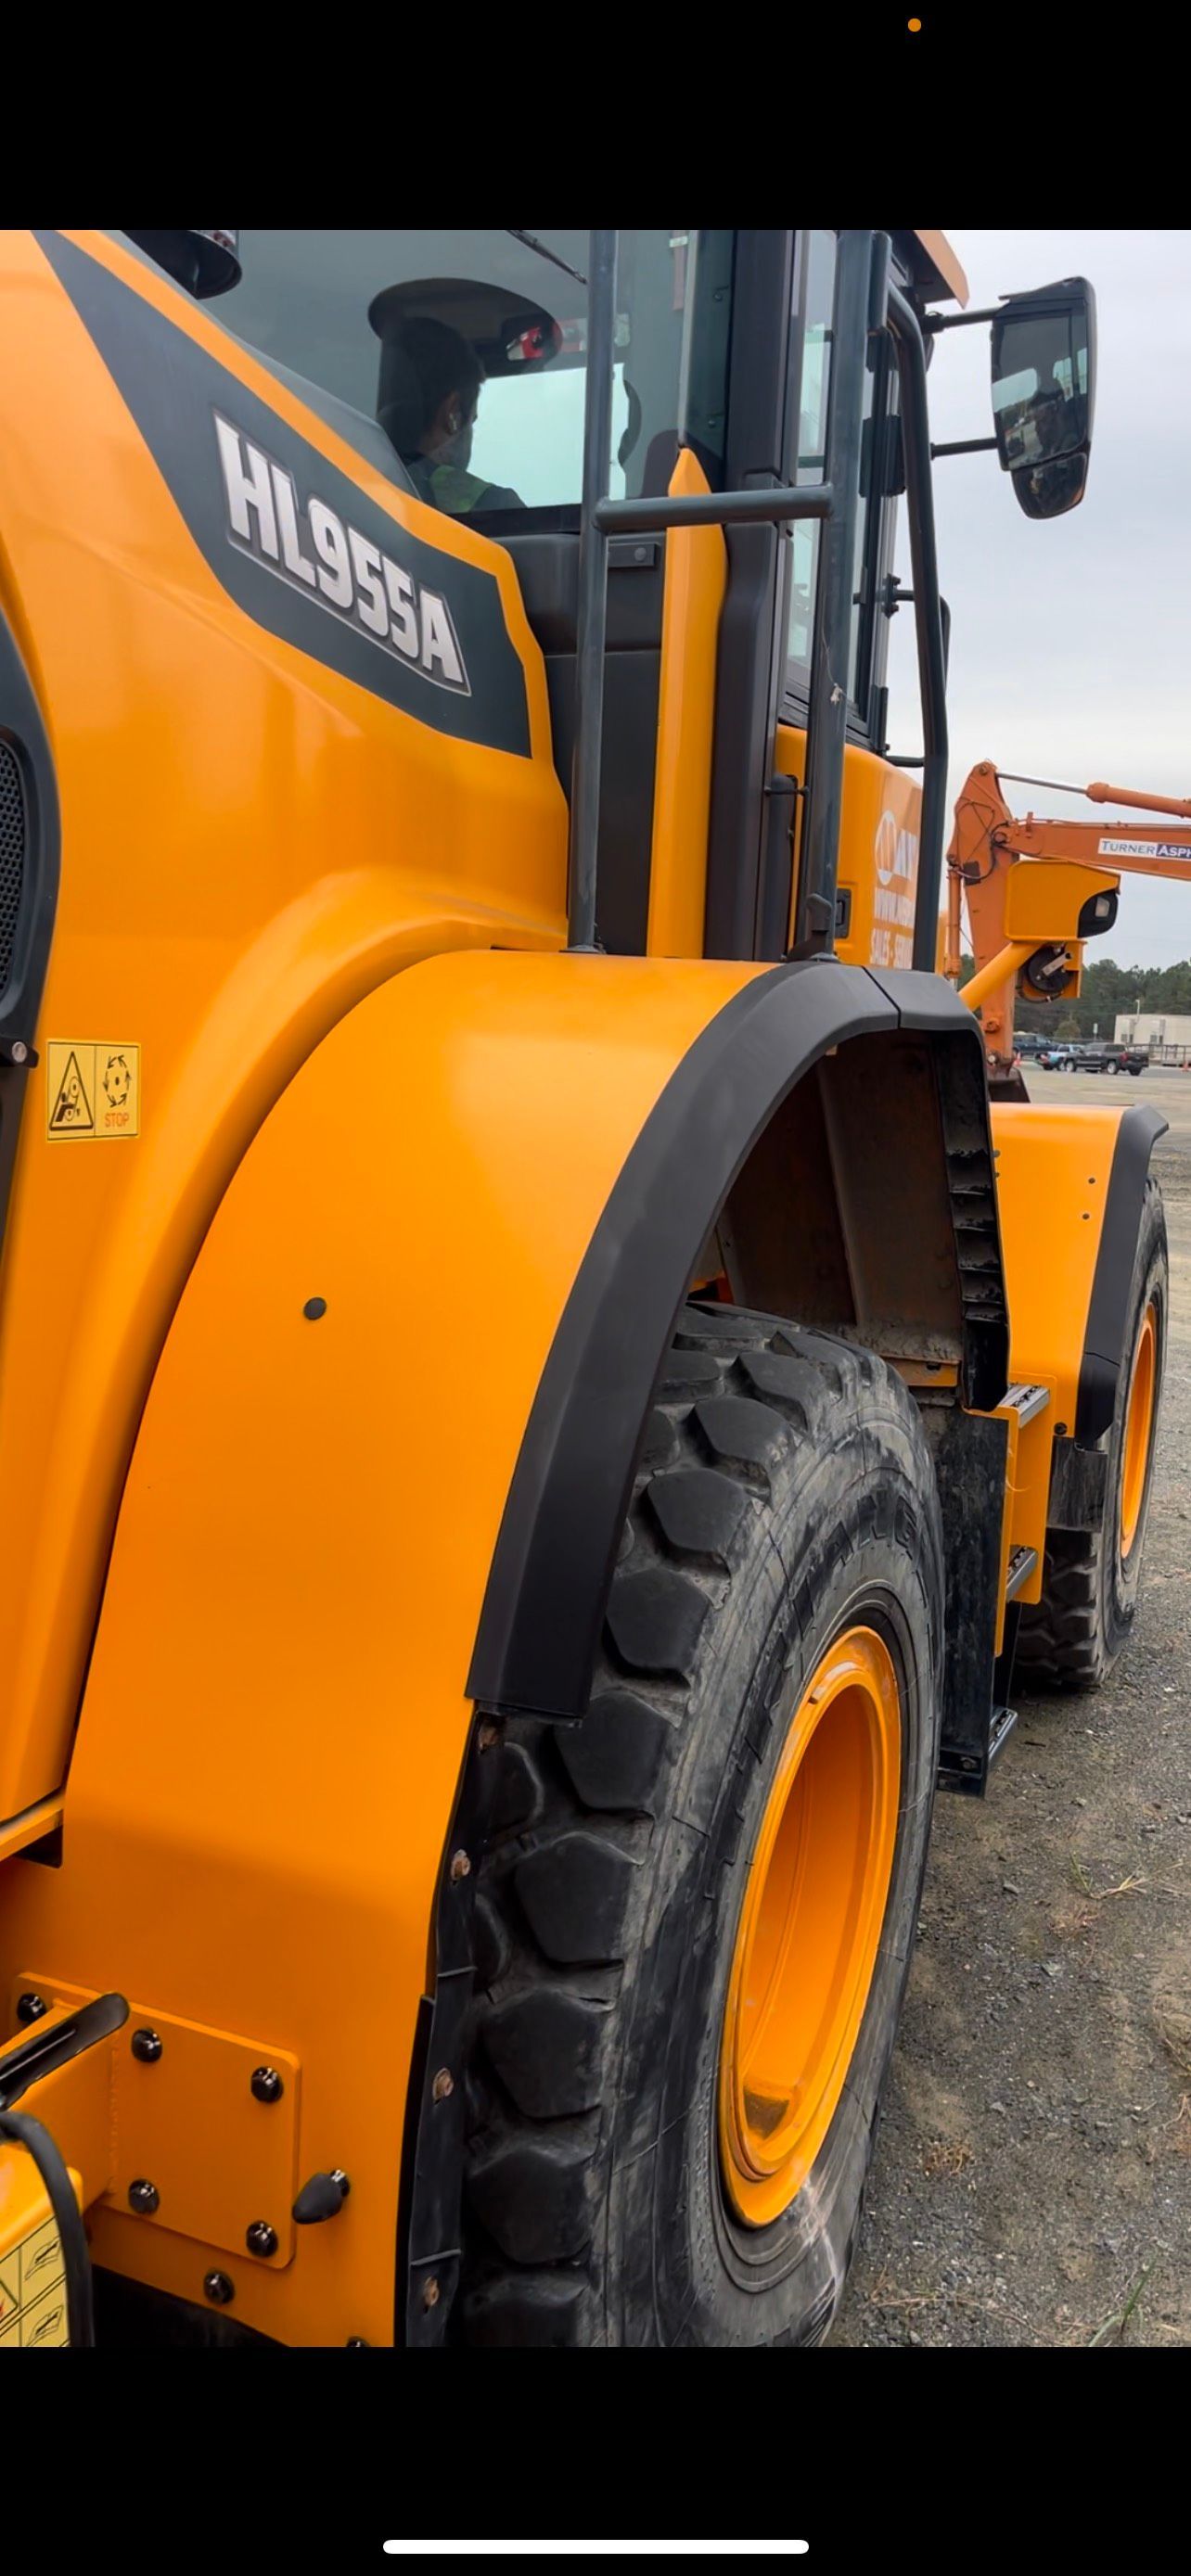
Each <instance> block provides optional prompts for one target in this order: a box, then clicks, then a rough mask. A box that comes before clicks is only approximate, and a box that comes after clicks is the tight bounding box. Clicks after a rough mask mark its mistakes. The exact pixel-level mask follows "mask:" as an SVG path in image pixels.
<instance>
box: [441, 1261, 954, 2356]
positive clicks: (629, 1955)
mask: <svg viewBox="0 0 1191 2576" xmlns="http://www.w3.org/2000/svg"><path fill="white" fill-rule="evenodd" d="M942 1614H943V1571H942V1541H941V1530H940V1515H939V1502H938V1495H937V1491H936V1486H935V1479H934V1472H933V1469H932V1466H931V1461H930V1457H929V1454H928V1451H927V1448H926V1444H925V1441H924V1439H923V1435H922V1430H921V1426H920V1423H919V1420H918V1416H917V1412H916V1409H915V1406H914V1402H913V1399H912V1398H911V1397H910V1395H909V1394H908V1393H907V1391H906V1389H905V1387H904V1385H903V1384H902V1382H901V1380H900V1379H899V1378H897V1377H896V1376H895V1375H894V1374H893V1373H892V1372H891V1371H890V1370H889V1369H887V1368H886V1367H885V1365H884V1363H883V1362H881V1361H880V1360H877V1359H874V1358H873V1357H871V1356H870V1355H869V1354H868V1353H867V1352H864V1351H860V1350H857V1349H855V1348H853V1347H851V1346H850V1345H848V1344H845V1343H843V1342H839V1341H836V1340H833V1339H829V1338H828V1337H826V1336H824V1335H820V1334H812V1333H803V1332H799V1331H797V1330H795V1329H793V1328H791V1327H788V1326H786V1325H783V1324H778V1323H775V1322H774V1321H772V1320H771V1319H769V1318H767V1317H763V1316H756V1315H751V1314H745V1313H742V1312H740V1311H738V1310H736V1309H732V1308H723V1307H721V1308H715V1307H710V1308H695V1307H688V1308H687V1309H686V1310H685V1314H684V1319H683V1323H682V1328H681V1330H680V1331H679V1333H678V1335H677V1338H676V1341H675V1344H674V1347H673V1350H672V1353H671V1356H670V1360H669V1362H668V1365H667V1369H666V1373H665V1376H664V1380H663V1382H662V1385H661V1387H660V1390H659V1397H658V1404H657V1409H656V1411H655V1413H654V1415H653V1418H652V1424H651V1428H650V1432H649V1437H648V1440H647V1444H646V1452H645V1456H644V1459H643V1463H642V1467H641V1471H640V1474H639V1477H638V1481H637V1485H636V1489H635V1493H634V1497H633V1503H632V1509H631V1515H630V1518H629V1521H628V1522H627V1524H626V1528H625V1532H624V1541H623V1548H622V1552H621V1557H620V1562H619V1565H618V1568H617V1572H616V1575H615V1579H614V1582H613V1586H612V1592H611V1597H610V1602H609V1609H608V1615H607V1622H606V1630H605V1644H604V1650H603V1654H602V1658H601V1661H600V1664H599V1667H598V1670H597V1675H596V1679H595V1684H594V1689H593V1694H592V1700H591V1704H590V1706H589V1709H588V1713H587V1715H586V1717H585V1718H584V1720H583V1722H582V1724H581V1725H579V1726H571V1727H558V1728H553V1727H551V1726H550V1725H548V1724H541V1723H534V1722H528V1721H516V1722H511V1723H510V1724H509V1725H508V1728H507V1733H506V1738H505V1741H504V1745H503V1749H502V1751H501V1753H500V1755H499V1757H498V1758H499V1759H500V1761H501V1762H502V1764H503V1766H504V1777H503V1780H502V1782H501V1790H500V1799H499V1814H500V1818H501V1823H500V1826H499V1829H498V1830H497V1832H496V1834H495V1835H494V1838H493V1840H492V1842H491V1843H490V1846H489V1849H488V1851H487V1854H486V1856H485V1859H484V1861H483V1863H482V1865H481V1871H480V1876H479V1884H478V1887H477V1921H478V1925H479V1939H480V1942H481V1945H482V1953H481V1960H480V1983H481V1988H482V1992H481V1995H480V1999H479V2003H478V2007H477V2015H476V2027H475V2033H474V2043H473V2049H472V2056H471V2067H470V2097H469V2141H468V2161H467V2184H466V2219H465V2237H464V2248H465V2256H464V2279H465V2301H464V2331H465V2333H466V2335H467V2336H468V2337H469V2338H470V2339H471V2340H473V2341H478V2342H482V2343H489V2344H491V2343H497V2344H536V2345H541V2344H546V2345H577V2344H616V2345H621V2344H650V2345H672V2344H693V2345H716V2344H777V2343H814V2342H817V2341H820V2340H821V2338H822V2337H823V2335H824V2334H825V2333H826V2331H827V2328H828V2326H829V2324H830V2321H831V2318H832V2315H833V2313H834V2311H835V2308H836V2305H837V2302H838V2300H839V2296H840V2292H841V2288H842V2285H843V2280H844V2275H845V2272H846V2269H847V2265H848V2261H849V2259H850V2255H851V2251H852V2246H853V2242H854V2239H855V2235H856V2230H857V2225H858V2221H859V2215H860V2205H861V2197H862V2193H863V2189H864V2182H865V2176H866V2173H867V2169H868V2164H869V2158H870V2154H871V2150H872V2141H873V2131H874V2125H875V2122H876V2118H877V2111H878V2105H879V2101H880V2096H881V2091H882V2087H883V2084H884V2080H885V2076H886V2073H887V2070H888V2066H889V2060H890V2055H891V2052H892V2048H893V2041H894V2033H895V2031H896V2027H897V2021H898V2015H899V2011H900V2007H901V1999H902V1991H903V1987H904V1984H905V1979H906V1974H907V1970H908V1966H909V1960H910V1955H911V1950H912V1946H913V1940H914V1932H915V1925H916V1921H917V1915H918V1903H919V1896H920V1892H921V1886H922V1877H923V1871H924V1868H925V1863H926V1850H927V1841H928V1836H929V1830H930V1817H931V1809H932V1803H933V1797H934V1786H935V1775H936V1768H937V1757H938V1729H939V1716H940V1674H941V1659H942V1634H943V1624H942ZM861 1621H864V1622H867V1623H868V1625H869V1626H871V1627H873V1628H875V1629H876V1630H877V1631H878V1632H879V1634H880V1635H881V1636H882V1637H883V1638H884V1640H885V1641H886V1643H887V1645H888V1647H889V1649H890V1652H891V1654H892V1656H893V1658H894V1664H895V1669H896V1672H897V1678H898V1685H899V1694H900V1705H901V1730H902V1743H901V1775H900V1794H899V1799H898V1817H897V1826H896V1840H895V1844H894V1854H893V1863H892V1871H891V1875H890V1879H889V1894H888V1899H887V1903H886V1908H885V1913H884V1919H883V1925H882V1931H881V1939H880V1946H879V1949H878V1951H877V1958H876V1964H875V1967H874V1969H873V1974H872V1982H871V1985H870V1987H869V1995H868V2003H867V2007H866V2009H865V2012H864V2017H863V2020H862V2022H861V2025H860V2028H859V2033H858V2037H857V2040H856V2044H855V2048H854V2051H853V2055H852V2058H851V2061H850V2065H849V2071H848V2077H847V2082H846V2086H845V2089H844V2091H843V2094H842V2097H841V2099H840V2103H839V2107H838V2109H837V2110H836V2113H835V2116H834V2118H833V2120H832V2123H831V2126H830V2128H829V2130H828V2132H827V2135H826V2139H825V2141H824V2144H823V2147H822V2149H821V2151H820V2153H819V2156H818V2158H817V2160H816V2162H815V2164H814V2166H813V2169H812V2171H811V2173H810V2175H809V2177H808V2179H807V2181H806V2182H805V2183H804V2185H803V2187H802V2189H801V2190H800V2191H799V2192H798V2193H797V2194H796V2196H795V2198H794V2200H793V2203H792V2205H791V2206H790V2208H789V2209H788V2211H787V2212H786V2213H785V2215H784V2216H783V2217H781V2218H779V2219H777V2220H775V2221H774V2222H773V2223H771V2224H769V2225H766V2226H764V2227H758V2228H750V2227H746V2226H744V2225H743V2224H741V2223H739V2222H738V2221H737V2219H736V2217H735V2214H734V2212H733V2210H732V2208H731V2206H730V2203H729V2200H728V2197H727V2194H726V2192H725V2189H724V2187H723V2181H722V2176H721V2172H720V2162H719V2150H718V2140H717V2078H718V2065H719V2052H720V2039H721V2027H722V2023H723V2016H724V2008H725V1996H726V1991H727V1987H728V1981H729V1973H730V1967H731V1961H732V1955H733V1949H734V1942H735V1934H736V1927H737V1921H738V1916H739V1913H740V1906H741V1898H742V1893H743V1890H744V1887H745V1884H746V1880H747V1875H748V1868H749V1858H750V1853H751V1850H752V1846H753V1840H754V1836H755V1834H756V1830H757V1826H758V1821H759V1819H760V1817H761V1815H762V1813H763V1811H764V1809H765V1805H766V1801H767V1797H768V1794H769V1791H770V1787H771V1784H772V1780H773V1776H774V1772H775V1769H776V1767H777V1763H778V1757H779V1754H780V1752H781V1749H782V1746H783V1742H784V1740H785V1734H786V1724H787V1721H788V1717H789V1714H790V1712H791V1710H792V1709H794V1708H796V1707H797V1706H798V1704H799V1702H800V1700H801V1698H802V1695H803V1691H804V1688H805V1685H806V1682H807V1679H808V1677H809V1676H810V1675H812V1674H813V1673H814V1671H815V1669H816V1666H817V1664H818V1662H819V1659H820V1658H821V1656H822V1655H823V1653H824V1650H825V1648H826V1647H827V1646H828V1645H829V1644H830V1643H831V1642H832V1640H833V1639H834V1638H835V1637H836V1636H838V1635H839V1634H840V1633H841V1632H842V1631H843V1630H845V1629H848V1628H850V1627H852V1626H854V1625H856V1624H859V1623H860V1622H861Z"/></svg>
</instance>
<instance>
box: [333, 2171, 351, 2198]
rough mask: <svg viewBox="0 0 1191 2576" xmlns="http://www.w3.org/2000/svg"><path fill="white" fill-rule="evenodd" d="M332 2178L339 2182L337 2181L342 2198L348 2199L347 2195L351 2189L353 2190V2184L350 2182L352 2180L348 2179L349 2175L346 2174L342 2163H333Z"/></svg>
mask: <svg viewBox="0 0 1191 2576" xmlns="http://www.w3.org/2000/svg"><path fill="white" fill-rule="evenodd" d="M331 2180H332V2182H337V2183H338V2185H339V2197H340V2199H341V2200H346V2199H347V2195H348V2193H349V2191H350V2190H351V2184H350V2182H349V2181H348V2178H347V2175H346V2174H345V2172H344V2170H343V2167H342V2165H332V2167H331Z"/></svg>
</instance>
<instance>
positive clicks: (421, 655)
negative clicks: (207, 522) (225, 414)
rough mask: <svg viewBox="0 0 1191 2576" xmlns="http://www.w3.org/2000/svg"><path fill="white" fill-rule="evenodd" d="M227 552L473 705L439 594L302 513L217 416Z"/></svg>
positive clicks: (276, 469) (328, 512)
mask: <svg viewBox="0 0 1191 2576" xmlns="http://www.w3.org/2000/svg"><path fill="white" fill-rule="evenodd" d="M215 433H216V436H217V438H218V440H219V461H220V464H221V465H222V467H223V483H224V490H225V492H226V494H227V508H228V521H229V526H228V536H229V538H230V540H231V542H232V544H233V545H235V546H238V547H239V548H240V549H241V550H242V551H244V552H245V553H247V554H250V555H251V556H252V557H253V559H254V561H255V562H257V563H259V564H263V565H264V567H265V570H266V571H267V572H275V573H277V574H278V575H279V576H280V578H281V579H282V580H283V581H288V582H290V583H291V584H292V585H293V588H294V589H295V590H299V591H305V592H306V593H308V594H309V593H313V595H314V597H315V598H316V599H317V600H318V601H319V602H320V604H321V605H322V606H323V607H325V608H328V609H330V610H331V611H332V612H333V613H334V614H335V615H337V616H339V617H340V618H342V619H343V621H344V622H345V624H347V625H349V626H354V627H356V628H357V629H358V630H359V633H360V634H361V635H364V636H366V637H367V639H368V641H369V643H370V644H377V645H379V646H380V648H381V650H382V652H386V653H392V654H394V655H395V656H396V658H397V660H398V661H401V662H406V663H408V664H410V665H411V667H412V668H413V669H414V670H416V671H418V672H420V674H421V676H422V677H423V679H427V680H432V681H433V682H434V683H435V685H436V686H437V687H438V688H440V689H454V690H455V691H457V692H458V693H459V694H460V695H462V696H465V697H470V695H471V689H470V684H469V681H468V677H467V672H466V669H465V668H464V662H463V655H462V653H461V652H460V649H459V638H458V636H457V635H456V633H455V628H454V623H453V620H452V617H451V612H450V609H449V608H448V606H447V603H446V601H445V599H444V598H443V597H442V594H441V592H440V591H437V590H427V589H426V587H425V585H424V584H421V585H419V583H417V582H416V581H415V580H414V579H413V576H412V574H411V573H408V572H405V571H404V570H403V568H402V566H401V565H400V564H399V563H397V562H395V561H394V559H393V557H392V556H391V555H387V554H382V552H381V549H380V547H379V546H374V545H373V544H372V543H371V541H370V539H369V538H367V537H363V536H361V534H360V531H359V529H358V528H353V527H350V526H349V525H348V523H347V522H346V521H345V520H343V519H341V518H340V516H339V513H338V511H337V510H333V509H332V508H331V507H330V505H329V503H328V502H326V501H320V500H319V499H318V498H317V497H315V496H313V495H312V496H311V498H310V500H309V501H308V502H307V504H306V507H305V509H303V507H302V504H301V503H300V501H299V499H298V493H297V487H296V485H295V483H294V478H293V476H292V474H290V473H289V471H288V470H287V468H286V467H285V466H284V465H278V463H277V462H276V459H275V458H274V457H271V456H268V455H266V453H265V450H264V448H263V447H258V446H257V445H256V444H255V442H254V440H252V439H251V438H246V437H245V436H244V434H243V432H242V431H241V430H238V429H236V428H234V427H233V425H232V423H231V421H230V420H224V419H223V418H222V417H221V415H220V414H219V413H218V412H216V414H215Z"/></svg>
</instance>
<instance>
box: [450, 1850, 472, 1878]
mask: <svg viewBox="0 0 1191 2576" xmlns="http://www.w3.org/2000/svg"><path fill="white" fill-rule="evenodd" d="M451 1876H452V1878H454V1879H459V1878H470V1877H471V1862H470V1861H469V1859H468V1857H467V1853H466V1852H465V1851H457V1852H453V1853H452V1855H451Z"/></svg>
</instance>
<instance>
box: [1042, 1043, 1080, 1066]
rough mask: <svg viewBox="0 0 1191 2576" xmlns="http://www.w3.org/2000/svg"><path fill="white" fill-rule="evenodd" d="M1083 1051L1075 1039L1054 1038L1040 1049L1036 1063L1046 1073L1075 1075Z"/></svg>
mask: <svg viewBox="0 0 1191 2576" xmlns="http://www.w3.org/2000/svg"><path fill="white" fill-rule="evenodd" d="M1081 1053H1082V1049H1081V1047H1080V1046H1079V1043H1078V1041H1077V1039H1075V1038H1053V1039H1052V1040H1051V1042H1050V1044H1049V1045H1048V1046H1044V1047H1042V1048H1040V1050H1039V1052H1038V1054H1037V1055H1036V1057H1035V1059H1034V1061H1035V1063H1036V1064H1040V1065H1041V1067H1042V1070H1043V1072H1044V1073H1074V1071H1075V1068H1076V1065H1077V1064H1078V1062H1079V1059H1080V1055H1081Z"/></svg>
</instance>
